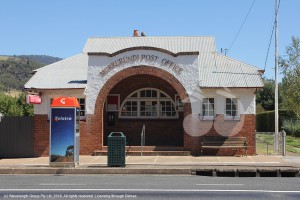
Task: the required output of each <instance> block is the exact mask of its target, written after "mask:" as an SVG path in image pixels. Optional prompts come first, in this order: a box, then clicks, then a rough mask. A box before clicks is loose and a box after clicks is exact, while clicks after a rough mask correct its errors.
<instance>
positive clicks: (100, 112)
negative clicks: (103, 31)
mask: <svg viewBox="0 0 300 200" xmlns="http://www.w3.org/2000/svg"><path fill="white" fill-rule="evenodd" d="M143 88H145V89H147V88H148V89H149V88H151V89H152V90H153V91H154V90H155V91H157V92H158V93H159V94H162V95H165V96H164V97H163V98H165V100H166V99H171V100H173V103H174V100H175V95H176V94H178V96H179V97H180V98H181V99H184V100H186V99H188V95H187V93H186V91H185V89H184V87H183V86H182V84H181V83H180V82H179V81H178V80H177V79H176V77H174V76H173V75H171V74H170V73H168V72H166V71H164V70H162V69H159V68H155V67H150V66H136V67H131V68H127V69H124V70H122V71H120V72H118V73H116V74H115V75H114V76H112V77H111V78H110V79H109V80H108V81H107V82H106V84H105V85H104V86H103V87H102V89H101V91H100V92H99V94H98V97H97V100H96V105H95V113H94V117H93V118H92V119H91V123H92V124H93V125H92V127H94V131H96V132H98V133H99V134H100V138H99V139H100V141H99V142H100V148H102V147H103V146H105V145H106V139H105V138H106V137H107V135H108V134H109V133H110V132H111V131H122V132H125V131H126V130H125V131H124V130H121V129H123V128H124V129H127V130H129V131H127V132H128V141H129V144H131V145H138V142H139V141H140V136H138V135H140V133H141V130H142V124H144V123H146V124H145V125H146V128H147V126H148V128H147V134H151V133H152V134H153V137H152V138H151V137H150V136H151V135H148V136H147V139H146V145H147V143H148V144H150V145H158V146H164V145H165V146H182V147H183V146H185V145H184V130H183V124H182V121H183V119H184V117H185V116H187V115H188V114H190V113H191V108H190V105H189V104H188V103H183V111H182V112H177V111H176V117H173V118H167V117H166V118H165V119H163V116H161V115H162V114H161V113H160V114H157V115H156V116H157V117H156V118H155V119H154V118H151V117H150V118H149V117H145V118H143V117H142V115H141V113H139V114H138V117H139V118H135V119H129V118H126V117H125V118H124V117H123V119H120V118H119V116H121V113H120V110H118V112H114V117H115V119H116V120H118V121H116V122H115V125H116V123H117V126H110V125H109V124H108V122H107V120H108V117H109V116H108V113H107V111H106V109H107V106H106V104H105V101H106V99H107V97H108V95H110V94H119V95H120V104H122V103H124V101H125V100H126V98H128V96H129V95H130V94H132V93H134V92H135V91H137V92H139V90H140V89H143ZM139 95H140V94H139ZM163 98H162V100H160V99H159V100H157V103H156V104H157V106H158V107H159V108H157V109H162V110H163V108H162V104H163V103H166V101H163V100H164V99H163ZM152 100H153V99H152ZM149 102H150V101H149ZM149 102H147V104H149ZM142 103H143V100H139V102H138V104H139V105H138V106H139V108H138V109H140V110H139V112H141V109H142V108H141V107H142V105H141V104H142ZM158 103H159V105H158ZM120 106H122V105H120ZM153 106H154V104H153ZM120 109H121V108H120ZM158 111H160V110H158ZM121 118H122V117H121ZM172 126H173V128H172ZM155 127H158V128H159V129H160V130H154V129H155ZM151 128H152V129H153V130H152V131H151ZM119 129H120V130H119ZM168 132H169V133H168ZM175 132H177V133H175ZM174 133H175V134H174ZM125 134H126V133H125ZM162 134H166V135H165V137H163V136H162ZM167 140H168V141H170V140H171V141H172V142H169V143H168V142H167Z"/></svg>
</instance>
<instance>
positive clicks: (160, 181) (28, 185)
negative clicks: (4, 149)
mask: <svg viewBox="0 0 300 200" xmlns="http://www.w3.org/2000/svg"><path fill="white" fill-rule="evenodd" d="M0 199H222V200H224V199H228V200H229V199H230V200H232V199H245V200H247V199H272V200H273V199H300V179H299V178H295V177H294V178H283V177H281V178H279V177H278V178H277V177H273V178H267V177H266V178H262V177H260V178H259V177H253V178H251V177H250V178H249V177H245V178H241V177H240V178H238V177H203V176H161V175H160V176H154V175H152V176H151V175H149V176H146V175H2V176H0Z"/></svg>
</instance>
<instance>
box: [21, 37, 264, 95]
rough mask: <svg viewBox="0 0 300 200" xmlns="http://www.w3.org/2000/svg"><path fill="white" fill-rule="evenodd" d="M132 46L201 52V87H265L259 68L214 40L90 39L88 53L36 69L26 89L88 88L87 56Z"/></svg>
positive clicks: (109, 52)
mask: <svg viewBox="0 0 300 200" xmlns="http://www.w3.org/2000/svg"><path fill="white" fill-rule="evenodd" d="M132 47H154V48H160V49H165V50H167V51H170V52H172V53H175V54H176V53H180V52H199V55H198V60H199V63H198V64H199V86H200V87H263V82H262V79H261V75H260V73H259V68H257V67H254V66H251V65H248V64H245V63H243V62H240V61H237V60H234V59H232V58H229V57H227V56H224V55H222V54H218V53H216V52H215V51H216V47H215V40H214V38H213V37H126V38H124V37H123V38H89V39H88V41H87V43H86V45H85V47H84V50H83V51H84V53H81V54H77V55H75V56H72V57H70V58H67V59H64V60H62V61H59V62H57V63H53V64H51V65H48V66H45V67H43V68H40V69H38V70H36V74H35V75H34V76H33V77H32V78H31V79H30V80H29V81H28V82H27V83H26V84H25V88H37V89H67V88H85V87H86V85H87V67H88V55H87V53H91V52H92V53H108V54H113V53H115V52H118V51H120V50H123V49H127V48H132Z"/></svg>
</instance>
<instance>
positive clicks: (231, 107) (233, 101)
mask: <svg viewBox="0 0 300 200" xmlns="http://www.w3.org/2000/svg"><path fill="white" fill-rule="evenodd" d="M225 117H226V118H237V117H238V99H237V98H226V109H225Z"/></svg>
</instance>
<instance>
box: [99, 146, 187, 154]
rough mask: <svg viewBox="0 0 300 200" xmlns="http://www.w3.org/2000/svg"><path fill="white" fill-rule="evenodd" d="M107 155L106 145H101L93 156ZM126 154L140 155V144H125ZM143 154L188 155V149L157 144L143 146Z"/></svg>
mask: <svg viewBox="0 0 300 200" xmlns="http://www.w3.org/2000/svg"><path fill="white" fill-rule="evenodd" d="M100 155H107V146H105V147H103V148H102V150H96V151H94V153H93V156H100ZM126 155H131V156H140V155H141V147H140V146H126ZM143 155H144V156H189V155H191V152H190V151H184V148H183V147H157V146H144V147H143Z"/></svg>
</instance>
